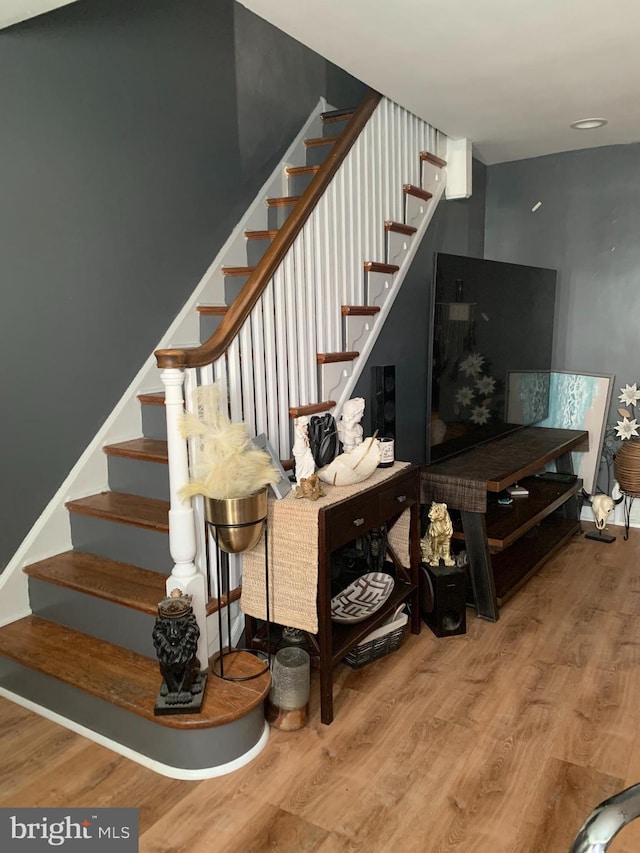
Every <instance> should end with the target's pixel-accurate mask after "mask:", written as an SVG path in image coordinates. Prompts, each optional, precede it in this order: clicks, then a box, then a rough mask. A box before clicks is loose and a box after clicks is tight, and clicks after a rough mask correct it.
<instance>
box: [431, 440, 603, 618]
mask: <svg viewBox="0 0 640 853" xmlns="http://www.w3.org/2000/svg"><path fill="white" fill-rule="evenodd" d="M588 447H589V433H588V432H586V431H584V430H566V429H548V428H545V427H526V428H524V429H521V430H518V432H515V433H512V434H511V435H508V436H505V437H504V438H498V439H495V440H493V441H491V442H488V443H487V444H484V445H481V446H480V447H476V448H474V449H472V450H469V451H467V452H466V453H462V454H460V455H459V456H455V457H452V458H451V459H445V460H444V461H442V462H438V463H436V464H435V465H430V466H425V467H424V468H423V469H422V471H421V478H420V479H421V503H430V502H431V501H438V502H444V503H446V504H447V506H448V507H449V508H450V509H454V510H459V511H460V517H461V529H460V528H458V529H456V530H455V532H454V539H459V540H463V541H464V543H465V547H466V551H467V555H468V560H469V574H470V580H471V588H472V590H473V597H474V603H475V608H476V613H477V615H478V616H481V617H483V618H485V619H490V620H492V621H496V620H497V619H498V612H499V607H500V605H502V604H503V603H504V602H505V601H506V600H507V598H509V596H511V595H512V594H513V593H514V592H515V591H516V589H518V588H519V587H520V586H522V584H523V583H524V582H525V581H526V580H527V579H528V578H529V577H530V576H531V575H532V574H533V573H534V572H536V571H537V570H538V568H539V567H540V566H541V565H542V564H543V563H544V562H545V561H546V560H548V559H549V557H550V556H551V555H552V554H554V553H555V552H556V551H557V550H558V548H560V546H561V545H563V544H564V543H565V542H566V541H567V540H568V539H569V538H570V537H571V536H572V535H573V534H574V533H576V532H577V531H578V530H579V529H580V522H579V517H578V506H577V501H575V500H571V499H572V498H573V497H574V496H575V495H576V494H577V493H578V492H579V491H580V489H581V488H582V481H581V480H579V479H576V480H574V481H573V482H571V483H557V482H550V481H548V480H544V479H541V478H539V477H536V476H532V475H535V474H536V473H537V472H540V471H541V470H542V469H544V467H545V465H546V464H547V463H549V462H552V461H555V463H556V470H557V471H558V472H563V473H568V474H572V473H573V463H572V459H571V453H572V451H584V450H587V449H588ZM515 483H518V484H519V485H523V486H525V487H526V488H527V489H528V491H529V495H528V497H516V498H514V499H513V503H511V504H509V505H508V506H503V505H501V504H499V503H498V493H499V492H501V491H503V490H504V489H506V488H508V487H509V486H512V485H514V484H515Z"/></svg>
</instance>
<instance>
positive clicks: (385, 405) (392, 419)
mask: <svg viewBox="0 0 640 853" xmlns="http://www.w3.org/2000/svg"><path fill="white" fill-rule="evenodd" d="M371 373H372V378H373V395H372V396H373V407H372V415H371V427H372V431H373V432H375V431H376V430H377V431H378V438H393V439H395V437H396V368H395V365H393V364H385V365H382V366H380V365H378V366H376V367H372V368H371Z"/></svg>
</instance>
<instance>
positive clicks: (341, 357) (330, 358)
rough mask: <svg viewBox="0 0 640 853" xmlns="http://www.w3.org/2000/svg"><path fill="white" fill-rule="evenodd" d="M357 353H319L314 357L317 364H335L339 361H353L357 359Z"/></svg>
mask: <svg viewBox="0 0 640 853" xmlns="http://www.w3.org/2000/svg"><path fill="white" fill-rule="evenodd" d="M359 355H360V353H359V352H355V351H353V350H352V351H350V352H319V353H318V354H317V355H316V360H317V362H318V364H335V363H336V362H339V361H353V360H354V359H356V358H358V356H359Z"/></svg>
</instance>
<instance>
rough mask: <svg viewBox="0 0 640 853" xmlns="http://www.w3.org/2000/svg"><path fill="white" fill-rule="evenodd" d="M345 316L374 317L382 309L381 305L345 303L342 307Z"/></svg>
mask: <svg viewBox="0 0 640 853" xmlns="http://www.w3.org/2000/svg"><path fill="white" fill-rule="evenodd" d="M340 310H341V312H342V316H343V317H373V316H374V315H375V314H378V313H379V311H380V306H379V305H343V306H342V308H341V309H340Z"/></svg>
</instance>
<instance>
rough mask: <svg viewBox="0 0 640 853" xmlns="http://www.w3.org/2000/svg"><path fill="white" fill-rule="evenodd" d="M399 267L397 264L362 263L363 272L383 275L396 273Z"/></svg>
mask: <svg viewBox="0 0 640 853" xmlns="http://www.w3.org/2000/svg"><path fill="white" fill-rule="evenodd" d="M399 269H400V267H399V266H398V265H397V264H383V263H380V262H379V261H365V262H364V271H365V272H384V273H396V272H398V270H399Z"/></svg>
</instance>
